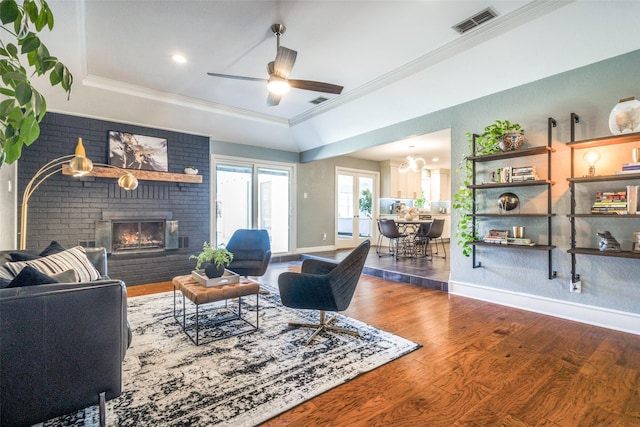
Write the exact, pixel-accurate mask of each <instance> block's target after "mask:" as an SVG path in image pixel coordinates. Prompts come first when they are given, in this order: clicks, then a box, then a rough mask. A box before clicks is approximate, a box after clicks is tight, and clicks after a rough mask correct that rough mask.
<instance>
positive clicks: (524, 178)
mask: <svg viewBox="0 0 640 427" xmlns="http://www.w3.org/2000/svg"><path fill="white" fill-rule="evenodd" d="M537 180H538V175H514V176H512V177H511V182H522V181H537Z"/></svg>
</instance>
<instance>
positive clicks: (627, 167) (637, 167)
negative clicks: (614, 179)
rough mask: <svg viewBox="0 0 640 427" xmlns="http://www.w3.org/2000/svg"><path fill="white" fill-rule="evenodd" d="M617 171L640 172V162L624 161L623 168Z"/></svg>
mask: <svg viewBox="0 0 640 427" xmlns="http://www.w3.org/2000/svg"><path fill="white" fill-rule="evenodd" d="M616 173H617V174H621V173H640V163H623V164H622V170H621V171H617V172H616Z"/></svg>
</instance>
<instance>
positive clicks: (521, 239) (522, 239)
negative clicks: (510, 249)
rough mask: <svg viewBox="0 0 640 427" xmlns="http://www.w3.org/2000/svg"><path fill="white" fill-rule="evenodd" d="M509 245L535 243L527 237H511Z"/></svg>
mask: <svg viewBox="0 0 640 427" xmlns="http://www.w3.org/2000/svg"><path fill="white" fill-rule="evenodd" d="M507 244H508V245H521V246H533V245H535V243H533V242H532V241H531V239H529V238H526V237H509V238H507Z"/></svg>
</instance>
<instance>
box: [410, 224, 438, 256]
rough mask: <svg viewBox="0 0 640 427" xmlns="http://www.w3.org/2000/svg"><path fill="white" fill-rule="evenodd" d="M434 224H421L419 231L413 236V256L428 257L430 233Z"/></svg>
mask: <svg viewBox="0 0 640 427" xmlns="http://www.w3.org/2000/svg"><path fill="white" fill-rule="evenodd" d="M432 225H433V222H428V223H423V224H420V227H419V228H418V231H417V232H416V234H415V235H414V236H413V254H414V255H415V256H423V257H426V256H427V244H429V231H430V230H431V226H432Z"/></svg>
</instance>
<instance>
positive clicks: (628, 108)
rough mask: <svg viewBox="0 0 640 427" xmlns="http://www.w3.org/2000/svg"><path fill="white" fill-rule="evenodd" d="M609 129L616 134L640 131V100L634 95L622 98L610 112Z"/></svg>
mask: <svg viewBox="0 0 640 427" xmlns="http://www.w3.org/2000/svg"><path fill="white" fill-rule="evenodd" d="M609 129H610V130H611V133H613V134H614V135H621V134H623V133H632V132H640V101H638V100H637V99H635V98H634V97H631V98H625V99H621V100H620V102H619V103H618V104H616V106H615V107H613V110H611V114H609Z"/></svg>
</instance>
